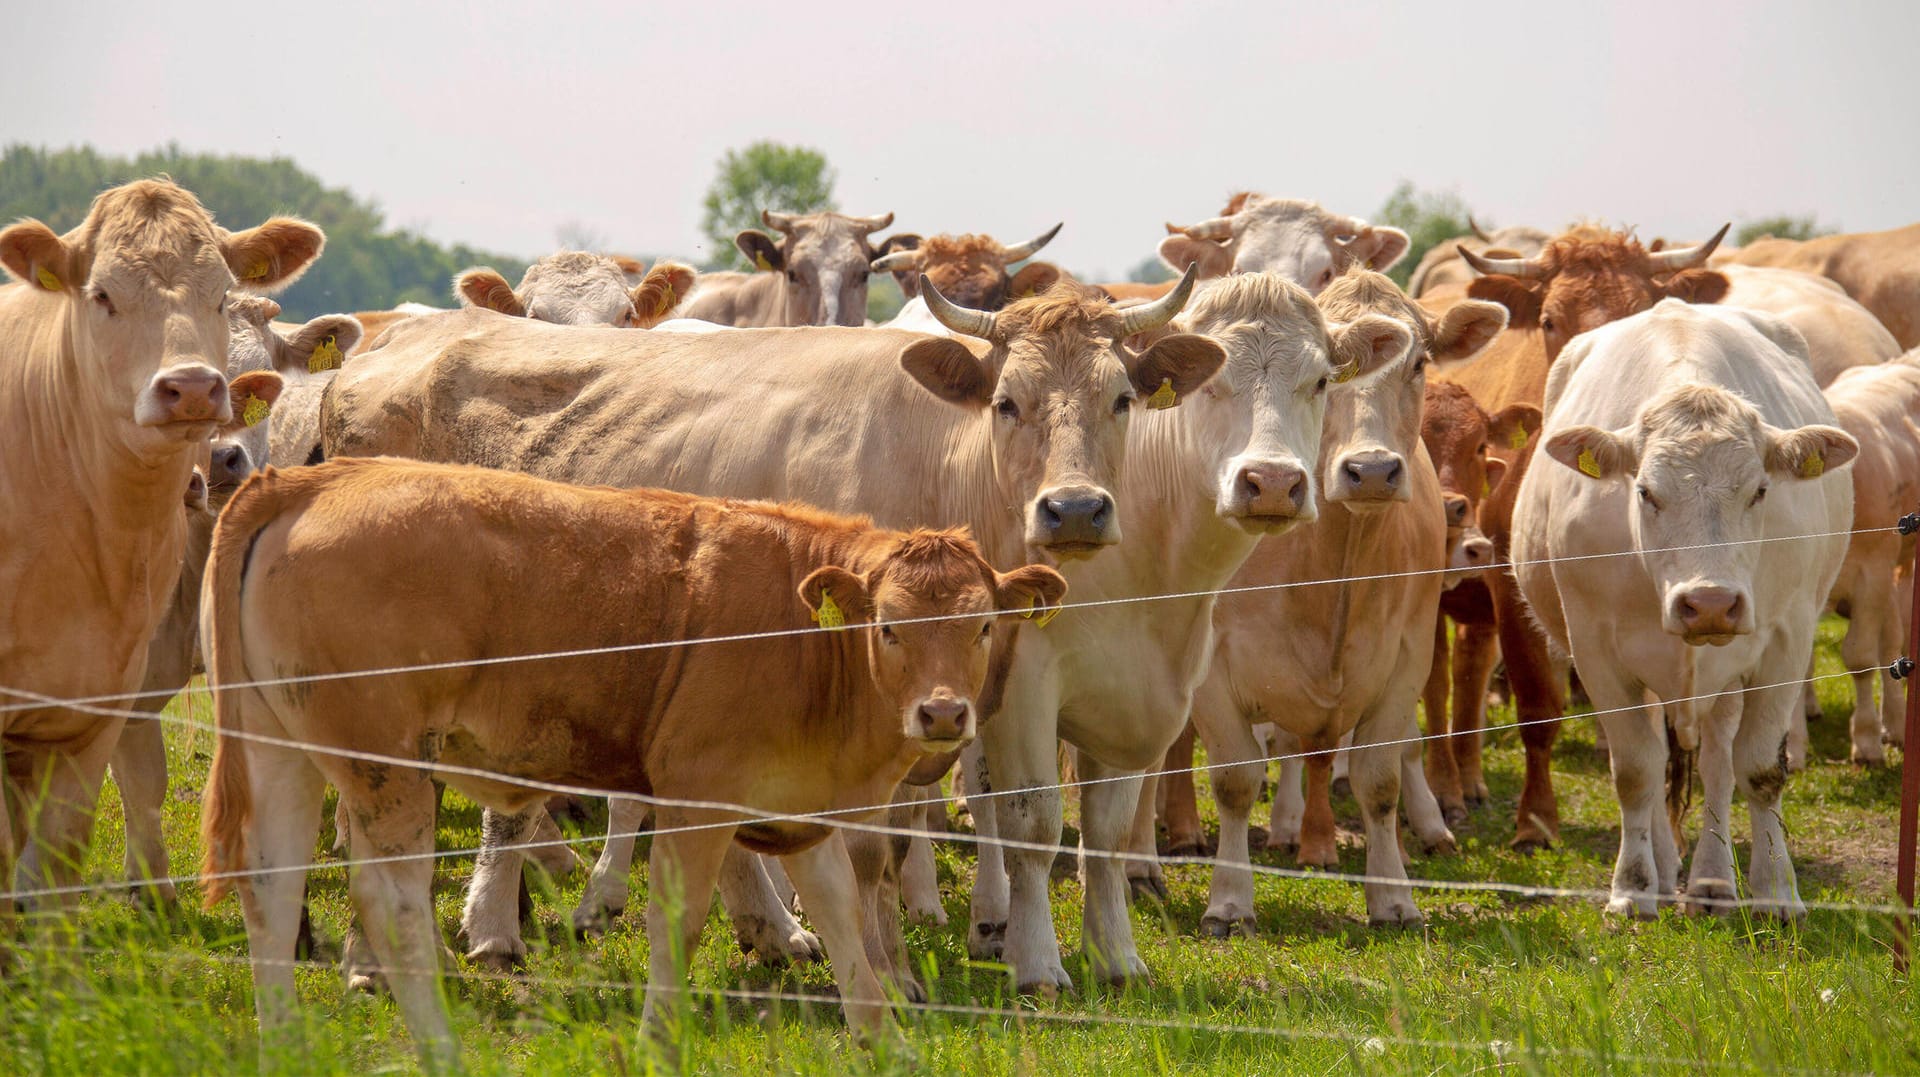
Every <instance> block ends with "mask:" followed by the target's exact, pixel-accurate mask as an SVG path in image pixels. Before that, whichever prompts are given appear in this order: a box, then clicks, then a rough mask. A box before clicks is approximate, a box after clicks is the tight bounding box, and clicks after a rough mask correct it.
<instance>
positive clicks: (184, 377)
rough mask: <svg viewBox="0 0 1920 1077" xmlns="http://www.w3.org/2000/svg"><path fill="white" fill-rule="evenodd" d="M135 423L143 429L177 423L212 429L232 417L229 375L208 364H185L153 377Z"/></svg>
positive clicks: (135, 411) (136, 410) (138, 405)
mask: <svg viewBox="0 0 1920 1077" xmlns="http://www.w3.org/2000/svg"><path fill="white" fill-rule="evenodd" d="M133 418H134V421H135V422H137V423H139V424H140V425H141V426H171V425H174V424H176V423H180V424H190V425H192V426H196V427H197V426H199V425H201V424H206V425H207V426H208V427H209V428H211V426H212V425H213V424H215V423H224V422H228V421H230V420H231V419H232V418H233V404H232V403H231V401H230V400H229V399H228V396H227V378H226V375H224V374H222V373H220V372H219V371H218V370H215V369H214V368H212V367H210V366H208V365H206V364H205V363H183V364H181V365H180V366H174V367H168V368H167V369H165V370H162V371H161V372H160V373H158V374H155V375H154V376H153V380H152V381H150V382H148V383H147V387H146V389H145V390H144V391H143V392H141V394H140V398H139V400H138V401H137V402H136V403H135V404H134V409H133Z"/></svg>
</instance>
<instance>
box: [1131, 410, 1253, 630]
mask: <svg viewBox="0 0 1920 1077" xmlns="http://www.w3.org/2000/svg"><path fill="white" fill-rule="evenodd" d="M1141 419H1142V420H1144V421H1141V422H1139V423H1138V426H1137V428H1136V429H1135V430H1134V431H1133V439H1134V440H1133V443H1132V444H1131V445H1130V446H1128V449H1127V473H1126V481H1125V482H1124V483H1123V484H1122V493H1121V499H1122V505H1121V513H1122V516H1121V526H1122V541H1121V543H1120V549H1121V551H1122V553H1123V555H1124V557H1125V559H1126V561H1127V563H1128V564H1129V565H1130V566H1131V567H1132V568H1133V569H1134V570H1135V571H1134V572H1133V573H1132V574H1131V579H1132V582H1134V583H1135V584H1136V585H1139V586H1144V587H1146V591H1143V592H1142V593H1167V592H1169V591H1198V590H1218V589H1219V588H1221V587H1224V586H1225V585H1226V583H1227V581H1228V580H1230V579H1232V578H1233V574H1234V573H1236V572H1238V571H1239V570H1240V566H1241V565H1242V564H1243V563H1245V562H1246V559H1247V558H1248V557H1249V556H1251V555H1252V554H1253V550H1254V547H1255V546H1256V545H1257V544H1258V543H1259V541H1260V540H1259V536H1257V535H1255V534H1252V533H1250V532H1248V531H1247V530H1246V529H1245V528H1242V527H1241V526H1240V525H1238V524H1236V523H1233V522H1232V521H1230V520H1224V519H1221V517H1220V515H1219V513H1218V512H1216V511H1215V509H1214V496H1215V490H1214V486H1215V482H1216V480H1215V478H1214V475H1213V467H1214V464H1213V457H1214V456H1215V450H1214V447H1213V446H1210V445H1202V444H1199V442H1198V438H1197V436H1196V434H1197V432H1196V431H1195V430H1194V429H1193V426H1192V424H1190V423H1188V422H1186V421H1185V419H1184V417H1183V415H1182V413H1181V412H1180V411H1177V410H1176V411H1172V412H1167V413H1164V414H1161V413H1153V412H1149V413H1147V414H1146V415H1144V416H1142V417H1141Z"/></svg>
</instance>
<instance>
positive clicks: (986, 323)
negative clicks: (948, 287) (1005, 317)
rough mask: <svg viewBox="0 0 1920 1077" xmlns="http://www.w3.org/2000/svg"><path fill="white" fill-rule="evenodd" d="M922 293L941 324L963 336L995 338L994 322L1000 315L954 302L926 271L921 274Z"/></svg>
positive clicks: (928, 308)
mask: <svg viewBox="0 0 1920 1077" xmlns="http://www.w3.org/2000/svg"><path fill="white" fill-rule="evenodd" d="M920 295H921V297H922V298H924V299H925V300H926V301H927V310H928V311H930V312H931V313H932V314H933V317H934V319H935V320H936V321H938V322H939V323H940V324H941V325H944V326H946V327H947V328H948V329H951V330H953V331H954V332H956V333H959V334H961V335H962V336H969V337H981V338H984V339H987V340H992V339H993V332H994V323H995V322H996V321H998V320H999V316H998V315H995V314H991V313H988V312H987V311H984V310H974V309H973V308H972V307H963V306H960V305H958V304H956V303H954V302H952V301H951V300H949V299H948V298H947V297H946V296H944V295H941V294H940V289H938V288H935V287H934V286H933V282H932V281H930V280H928V279H927V275H926V274H925V273H922V274H920Z"/></svg>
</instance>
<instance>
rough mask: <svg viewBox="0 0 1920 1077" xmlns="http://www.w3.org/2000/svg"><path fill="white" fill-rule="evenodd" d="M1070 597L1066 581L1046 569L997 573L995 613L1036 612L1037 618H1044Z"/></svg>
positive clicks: (1032, 567) (1024, 567) (1025, 567)
mask: <svg viewBox="0 0 1920 1077" xmlns="http://www.w3.org/2000/svg"><path fill="white" fill-rule="evenodd" d="M1066 596H1067V580H1066V577H1064V576H1062V575H1060V574H1059V573H1058V572H1055V571H1054V570H1053V569H1051V568H1048V567H1047V566H1045V565H1022V566H1021V567H1019V568H1016V569H1014V570H1013V571H1012V572H996V573H994V586H993V604H994V608H995V609H1002V610H1019V611H1021V612H1025V611H1027V610H1032V611H1033V615H1034V616H1035V617H1040V616H1043V615H1044V613H1045V611H1047V610H1052V609H1056V608H1058V607H1059V605H1060V600H1061V599H1063V598H1065V597H1066Z"/></svg>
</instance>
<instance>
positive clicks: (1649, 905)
mask: <svg viewBox="0 0 1920 1077" xmlns="http://www.w3.org/2000/svg"><path fill="white" fill-rule="evenodd" d="M1606 914H1607V915H1608V916H1611V917H1615V918H1617V919H1621V920H1653V919H1657V918H1658V917H1659V915H1660V905H1659V903H1658V902H1656V901H1654V900H1653V899H1652V898H1636V897H1630V896H1628V895H1625V894H1619V895H1615V896H1614V897H1613V898H1611V899H1609V900H1608V901H1607V908H1606Z"/></svg>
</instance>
